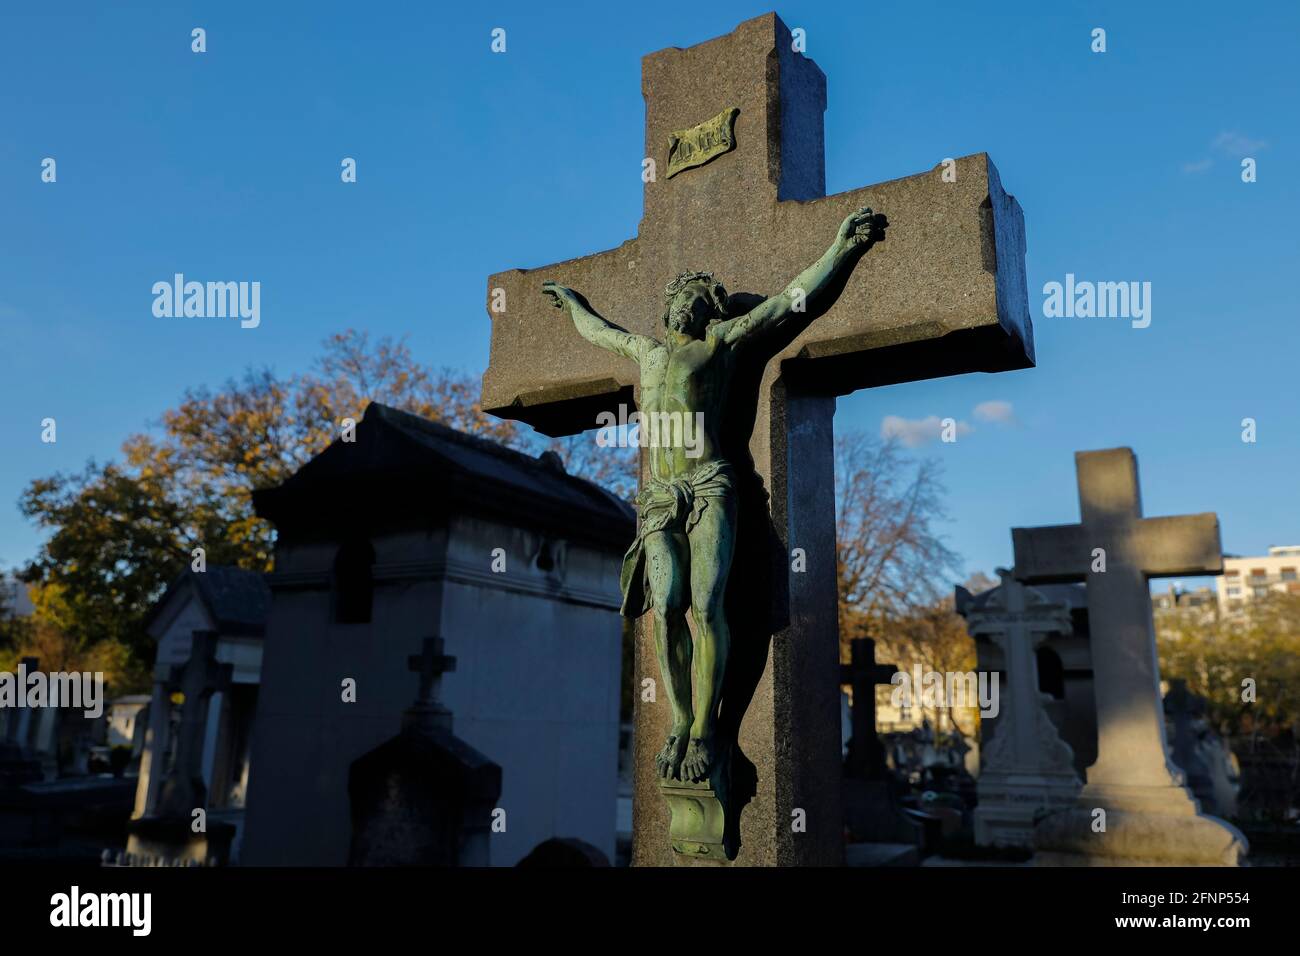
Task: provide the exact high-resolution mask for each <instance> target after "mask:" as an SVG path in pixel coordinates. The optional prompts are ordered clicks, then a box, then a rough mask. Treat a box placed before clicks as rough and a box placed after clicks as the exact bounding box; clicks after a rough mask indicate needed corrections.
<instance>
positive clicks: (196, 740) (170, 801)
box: [157, 631, 233, 817]
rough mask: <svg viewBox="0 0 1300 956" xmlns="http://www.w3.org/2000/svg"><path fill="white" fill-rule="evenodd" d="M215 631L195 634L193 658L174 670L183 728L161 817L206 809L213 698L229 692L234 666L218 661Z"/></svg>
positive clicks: (160, 807)
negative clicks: (205, 772) (207, 737)
mask: <svg viewBox="0 0 1300 956" xmlns="http://www.w3.org/2000/svg"><path fill="white" fill-rule="evenodd" d="M218 639H219V635H218V634H217V632H216V631H195V632H194V635H193V638H192V641H193V643H192V644H191V649H190V659H189V660H188V661H186V662H185V663H184V664H182V665H178V666H176V667H173V668H172V676H171V682H170V684H169V686H168V690H170V691H172V692H175V691H180V693H181V694H182V695H183V697H184V701H183V702H182V704H181V720H180V726H179V727H178V728H177V730H176V756H175V759H174V761H173V763H172V770H171V773H170V774H169V775H168V777H167V780H166V781H165V782H164V783H163V786H162V793H161V795H160V797H159V801H158V813H157V815H158V816H177V817H188V816H190V814H192V813H193V812H194V811H195V810H196V809H199V808H206V807H207V800H208V791H207V786H206V785H205V784H204V782H203V738H204V732H205V731H206V729H207V723H208V704H209V702H210V701H211V699H212V695H213V694H216V693H225V692H226V691H227V690H229V689H230V683H231V676H232V671H233V666H232V665H231V664H221V663H218V662H217V643H218Z"/></svg>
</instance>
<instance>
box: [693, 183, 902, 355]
mask: <svg viewBox="0 0 1300 956" xmlns="http://www.w3.org/2000/svg"><path fill="white" fill-rule="evenodd" d="M887 225H889V223H888V220H886V219H885V217H884V216H878V215H876V214H875V213H874V212H872V211H871V209H870V207H867V206H864V207H862V208H861V209H859V210H857V211H856V212H853V213H850V214H849V215H848V216H847V217H846V218H845V220H844V221H843V222H842V223H840V228H839V231H838V232H837V233H836V234H835V241H834V242H832V243H831V246H830V248H829V249H827V250H826V251H825V252H824V253H822V255H821V258H819V259H818V260H817V261H816V262H814V263H813V264H812V265H810V266H809V267H808V268H807V269H804V270H803V272H801V273H799V274H798V275H797V276H795V277H794V279H792V280H791V281H790V284H789V285H787V286H786V287H785V288H784V289H783V290H781V292H780V293H778V294H777V295H774V296H772V297H771V298H768V299H764V300H763V301H762V302H760V303H759V304H758V305H757V306H755V307H754V308H753V309H751V310H750V311H749V313H747V314H746V315H742V316H740V317H739V318H737V319H732V320H730V321H729V322H722V323H720V324H718V325H717V326H714V328H713V329H711V330H710V332H711V333H712V334H714V335H720V336H721V337H722V338H723V340H724V341H726V342H728V343H731V344H735V343H738V342H741V341H743V340H745V339H748V338H751V337H756V336H759V335H762V334H763V333H765V332H768V331H771V330H774V329H777V328H780V327H781V326H782V325H783V324H784V323H785V322H786V320H787V319H789V318H790V317H791V316H792V315H799V316H800V320H801V321H808V322H810V321H812V320H813V319H815V318H817V316H819V315H821V314H822V313H824V312H825V311H826V310H827V309H829V308H830V307H831V305H833V304H834V302H835V300H836V299H837V298H839V294H840V292H841V291H843V288H844V283H845V282H846V281H847V280H848V277H849V275H850V273H852V271H853V267H854V266H855V265H856V264H857V262H858V259H860V258H861V257H862V254H863V253H865V252H866V251H867V250H868V249H870V248H871V247H872V246H873V245H875V244H876V243H877V242H879V241H880V240H881V239H883V238H884V237H885V227H886V226H887Z"/></svg>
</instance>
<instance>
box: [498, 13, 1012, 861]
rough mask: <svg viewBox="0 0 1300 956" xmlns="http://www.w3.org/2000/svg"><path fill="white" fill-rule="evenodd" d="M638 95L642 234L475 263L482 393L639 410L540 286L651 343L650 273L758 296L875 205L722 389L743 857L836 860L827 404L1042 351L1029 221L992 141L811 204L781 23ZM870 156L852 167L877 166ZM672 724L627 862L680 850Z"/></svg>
mask: <svg viewBox="0 0 1300 956" xmlns="http://www.w3.org/2000/svg"><path fill="white" fill-rule="evenodd" d="M642 92H643V94H644V96H645V105H646V152H645V155H646V156H649V157H652V158H653V159H654V160H655V162H656V164H657V168H658V177H657V181H654V182H649V183H647V184H646V186H645V211H644V216H643V218H642V220H641V223H640V227H639V229H638V233H637V237H636V238H634V239H630V240H628V241H627V242H625V243H624V244H623V245H621V246H619V247H618V248H617V249H613V250H610V251H607V252H602V253H598V254H596V255H592V256H586V257H584V258H581V259H573V260H569V261H567V262H561V263H557V264H554V265H550V266H546V267H544V268H542V269H534V270H520V269H514V270H509V271H505V272H500V273H497V274H496V275H493V276H491V277H490V278H489V280H488V283H487V307H488V314H489V316H490V317H491V320H492V346H491V366H490V368H489V369H488V371H487V373H486V374H485V375H484V378H483V397H482V404H483V407H484V408H485V409H487V410H488V411H490V412H493V413H494V414H497V415H500V416H502V417H506V418H512V419H518V420H521V421H527V422H530V423H532V424H534V425H536V426H537V427H538V428H540V429H541V430H542V431H544V432H547V433H549V434H572V433H574V432H577V431H581V430H584V429H591V428H594V427H596V415H597V413H598V412H601V411H616V410H617V407H618V405H619V404H620V403H626V404H627V405H628V406H629V407H634V402H635V397H636V386H637V369H636V366H635V365H634V364H633V363H632V362H630V361H627V360H624V359H622V358H619V357H617V356H615V355H613V354H610V353H607V352H604V351H601V350H599V349H597V348H595V347H594V346H591V345H588V344H587V343H586V342H584V341H583V340H582V339H581V338H580V337H579V335H578V333H577V331H576V330H574V328H573V327H572V325H571V324H570V323H568V322H567V320H566V319H565V318H564V316H563V314H562V313H560V312H557V311H556V310H555V309H553V308H552V307H551V306H550V304H549V303H548V301H547V300H546V297H544V296H543V295H542V293H541V284H542V282H543V281H544V280H546V279H553V280H555V281H556V282H559V283H561V284H563V285H566V286H570V287H572V288H574V289H577V290H579V291H580V292H582V293H583V294H584V295H585V296H586V297H587V298H588V299H589V301H590V302H591V304H592V306H593V307H594V308H595V309H596V310H597V311H599V312H600V313H601V314H602V315H603V316H605V317H606V318H607V319H609V320H610V321H611V322H615V323H617V324H619V325H621V326H623V327H624V328H627V329H629V330H632V331H636V332H641V333H645V334H650V335H655V336H656V337H658V336H660V335H661V334H662V330H663V327H662V325H661V320H660V316H661V310H662V294H663V288H664V285H665V283H666V282H667V281H668V280H669V279H671V278H672V277H673V276H674V275H676V274H677V273H679V272H682V271H687V270H696V269H705V270H710V271H713V272H714V273H715V274H716V275H717V277H718V278H719V279H720V280H721V281H723V282H724V283H725V284H726V286H727V289H728V291H729V292H730V293H731V294H732V296H733V298H734V299H735V300H736V301H737V302H742V303H743V302H746V300H748V301H749V302H757V301H759V299H761V298H762V297H764V296H767V295H771V294H773V293H776V292H778V291H780V290H781V289H782V288H783V287H784V286H785V285H786V283H787V282H789V281H790V279H791V278H793V277H794V276H795V275H796V274H797V273H798V272H799V271H800V270H801V269H803V268H804V267H805V266H807V265H808V264H809V263H811V262H812V261H813V260H815V259H816V258H817V257H818V255H820V253H821V252H822V251H823V249H824V248H825V245H826V242H827V241H828V239H829V238H830V237H831V236H833V235H834V234H835V230H836V228H837V226H838V225H839V223H840V221H841V220H842V219H843V218H844V216H845V215H847V214H848V213H849V212H851V211H853V210H854V209H856V208H858V207H860V206H863V205H869V206H871V207H872V208H874V209H875V210H876V212H878V213H883V214H885V215H887V216H888V217H889V222H890V226H889V230H888V235H887V238H886V239H885V241H883V242H881V243H879V244H877V245H876V246H875V248H873V249H872V250H871V251H870V253H869V254H868V255H867V256H866V257H865V258H864V259H863V260H862V261H861V262H860V263H859V264H858V266H857V268H856V270H855V272H854V274H853V275H852V276H851V277H850V278H849V280H848V283H847V285H846V287H845V288H844V291H843V293H842V294H841V296H840V298H839V300H838V302H837V304H836V305H835V306H834V307H833V308H831V309H830V311H829V312H828V313H827V314H826V315H824V316H822V317H821V318H819V319H818V320H817V321H816V322H815V323H814V324H813V325H812V326H811V327H810V328H809V329H808V330H807V331H805V332H803V333H802V334H800V335H799V336H798V337H797V338H795V339H794V340H793V341H791V342H787V343H785V346H784V348H783V349H782V351H781V352H780V354H779V355H778V357H777V359H776V360H775V361H771V362H769V363H767V365H766V367H762V368H751V369H747V370H741V371H738V373H737V380H736V383H735V384H733V390H734V391H735V392H736V393H737V394H738V395H739V396H740V397H739V398H738V399H737V401H738V402H744V401H746V400H748V401H749V402H750V403H756V405H757V411H756V412H754V411H753V409H752V408H751V409H750V410H749V413H748V417H747V418H746V416H745V415H740V416H739V417H740V418H741V419H742V420H743V421H742V424H743V426H744V427H742V429H741V431H742V432H743V434H742V435H740V436H739V438H738V439H737V440H736V441H735V442H734V444H733V447H732V448H731V449H729V451H728V454H729V457H730V458H731V460H732V461H733V463H735V464H737V466H738V467H739V468H740V470H741V471H743V472H747V474H746V475H744V476H742V478H741V480H740V482H739V485H740V499H741V509H740V527H739V530H738V535H737V554H736V558H735V563H734V565H733V568H732V572H731V582H732V585H731V587H730V588H729V591H728V598H727V606H728V620H729V622H730V624H731V631H732V641H733V644H732V652H731V655H730V657H729V659H728V678H727V683H728V687H726V688H724V692H723V698H724V700H723V712H722V715H721V716H720V721H721V722H722V723H724V724H725V723H726V722H727V721H734V722H738V723H739V724H740V731H739V739H740V746H741V749H742V751H743V753H744V755H745V757H747V758H748V761H752V763H753V765H754V769H755V778H756V779H755V793H754V797H753V800H752V802H750V803H749V804H748V806H747V807H746V808H745V809H744V812H743V814H742V816H741V822H740V831H741V839H742V845H741V848H740V852H739V855H738V857H737V858H736V860H735V862H736V863H737V864H741V865H794V864H806V865H818V864H821V865H833V864H839V863H842V862H843V860H844V849H843V832H842V821H843V817H842V812H841V807H840V787H839V782H840V772H841V768H840V762H841V761H840V733H839V720H840V702H839V696H840V695H839V687H838V678H839V673H838V667H839V659H838V639H837V621H836V613H837V610H836V586H835V549H834V530H835V529H834V518H835V516H834V471H833V461H832V417H833V414H834V408H835V396H836V395H840V394H847V393H848V392H851V391H853V390H855V389H858V388H866V387H871V386H875V385H884V384H892V383H896V382H905V381H913V380H918V379H926V378H935V377H939V376H943V375H951V374H957V373H961V372H968V371H989V372H996V371H1003V370H1007V369H1015V368H1026V367H1030V366H1032V365H1033V339H1032V330H1031V327H1030V321H1029V313H1028V299H1027V294H1026V287H1025V274H1024V249H1025V246H1024V221H1023V217H1022V215H1021V211H1020V207H1019V205H1018V204H1017V203H1016V201H1015V199H1014V198H1013V197H1011V196H1008V195H1007V194H1006V193H1004V192H1003V190H1002V187H1001V184H1000V182H999V180H998V175H997V171H996V170H995V169H994V167H993V165H992V163H991V162H990V161H989V159H988V157H987V156H985V155H984V154H977V155H974V156H968V157H965V158H962V159H959V160H958V161H957V180H956V182H944V181H943V180H942V177H941V171H942V168H941V167H936V168H935V169H933V170H932V171H929V172H925V173H922V174H919V175H916V176H910V177H907V178H904V179H897V180H893V181H890V182H886V183H881V184H879V185H876V186H870V187H867V188H863V189H856V190H851V191H848V192H844V193H839V194H837V195H834V196H828V197H824V196H823V194H824V192H825V174H824V163H823V160H824V152H823V122H822V120H823V113H824V111H825V105H826V78H825V76H824V75H823V74H822V72H821V70H820V69H819V68H818V67H817V65H816V64H815V63H814V62H813V61H812V60H810V59H808V58H806V57H804V56H802V55H801V54H797V53H794V52H792V51H791V37H790V33H789V31H788V29H787V28H786V27H785V25H784V24H783V23H782V22H781V21H780V19H778V18H777V17H776V16H775V14H766V15H764V16H761V17H757V18H755V19H753V20H749V21H746V22H745V23H742V24H741V25H740V26H739V27H737V28H736V30H735V31H733V32H732V33H730V34H728V35H726V36H723V37H719V38H717V39H714V40H710V41H708V42H706V43H701V44H699V45H697V46H694V47H691V48H689V49H685V50H682V49H675V48H674V49H667V50H661V51H659V52H657V53H654V54H651V55H649V56H647V57H645V58H644V59H643V61H642ZM731 107H737V108H738V109H739V110H740V113H739V116H738V117H737V119H736V124H735V135H736V148H735V149H734V150H732V151H730V152H728V153H726V154H725V155H721V156H718V157H717V158H716V159H713V160H712V161H711V162H709V163H708V164H707V165H704V166H700V167H697V168H694V169H688V170H685V171H683V172H681V173H679V174H678V175H676V176H674V177H673V178H672V179H668V178H667V156H668V145H669V139H668V137H669V134H670V133H671V132H672V131H674V130H682V129H687V128H689V127H692V126H694V125H696V124H698V123H701V122H703V121H705V120H707V119H709V118H710V117H713V116H715V115H717V114H718V113H719V112H720V111H722V110H725V109H728V108H731ZM616 159H617V157H611V160H616ZM862 167H863V169H864V178H865V176H866V175H867V174H868V171H869V169H870V157H863V162H862ZM593 201H599V197H593ZM495 290H501V291H502V292H504V296H505V310H504V311H502V312H497V313H494V312H492V304H493V301H494V298H496V296H495ZM746 397H747V398H746ZM750 421H752V426H751V425H750V424H749V422H750ZM751 459H752V464H753V469H752V471H750V469H749V468H748V466H749V464H750V460H751ZM795 462H797V463H798V464H797V466H796V465H794V463H795ZM796 547H798V548H803V549H804V551H805V552H806V554H807V559H808V570H807V573H792V572H791V571H790V561H789V557H788V555H789V553H790V550H791V549H792V548H796ZM644 677H651V678H654V679H656V680H657V679H658V671H657V667H656V664H655V660H654V651H653V647H652V640H651V636H650V634H649V628H648V626H646V627H639V628H638V636H637V659H636V681H637V685H636V686H638V687H639V686H641V685H640V682H641V680H642V679H643V678H644ZM667 717H668V706H667V702H666V700H664V699H663V695H662V694H661V695H660V699H659V701H658V702H657V703H654V704H638V710H637V714H636V722H637V727H636V736H635V745H634V761H635V785H636V799H635V810H634V820H633V830H634V847H633V862H634V863H635V864H637V865H666V866H671V865H674V864H675V863H677V862H678V861H677V860H675V859H674V853H673V852H672V849H671V847H670V846H669V842H668V809H667V806H666V805H665V802H664V800H663V798H662V797H661V795H660V794H659V792H658V789H659V782H658V779H657V778H656V776H655V773H654V759H653V758H654V754H655V752H656V751H657V750H658V748H659V747H660V746H661V745H662V742H663V736H664V734H665V732H666V724H667ZM742 718H743V720H742ZM741 763H742V765H743V764H744V763H745V761H743V760H742V761H741ZM743 770H744V767H743V766H742V767H741V771H740V772H741V773H742V774H743ZM796 809H799V810H803V811H804V813H805V814H806V825H807V830H806V832H802V833H794V832H792V826H791V821H792V812H793V811H794V810H796Z"/></svg>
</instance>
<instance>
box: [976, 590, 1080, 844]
mask: <svg viewBox="0 0 1300 956" xmlns="http://www.w3.org/2000/svg"><path fill="white" fill-rule="evenodd" d="M998 576H999V577H1000V578H1001V579H1002V585H1001V586H1000V587H997V588H994V589H992V590H990V591H986V592H984V593H983V594H981V595H979V597H978V598H973V597H972V596H971V594H970V592H968V591H967V590H966V589H965V588H962V587H959V588H957V613H959V614H961V615H962V616H963V617H965V618H966V629H967V631H968V632H969V633H970V635H971V637H979V636H984V637H987V638H989V639H990V640H992V641H994V642H995V643H996V644H998V645H999V646H1000V648H1001V650H1002V654H1003V660H1004V661H1005V662H1006V675H1005V680H1006V687H1005V688H1004V689H1003V691H1002V693H1001V695H1000V707H1001V711H1002V713H1001V720H999V722H998V729H997V733H996V734H994V736H993V739H992V740H990V741H987V742H986V743H985V744H984V745H983V747H982V748H981V750H980V763H981V767H980V776H979V782H978V784H977V786H976V793H977V794H978V795H979V806H977V807H976V808H975V842H976V843H980V844H983V845H986V846H989V845H991V846H1026V847H1028V846H1032V845H1033V836H1034V825H1035V824H1036V823H1037V822H1038V821H1039V820H1040V819H1041V818H1042V817H1044V816H1046V815H1047V814H1048V813H1050V812H1053V811H1056V810H1063V809H1066V808H1068V807H1071V806H1073V805H1074V801H1075V799H1076V798H1077V797H1078V795H1079V787H1080V786H1081V782H1080V780H1079V777H1078V775H1077V774H1075V772H1074V765H1073V763H1074V754H1073V752H1072V751H1071V750H1070V747H1069V745H1068V744H1066V743H1065V742H1064V741H1063V740H1061V738H1060V735H1059V734H1058V733H1057V732H1056V726H1055V725H1054V724H1053V723H1052V719H1051V717H1049V716H1048V713H1047V710H1046V708H1044V706H1043V702H1044V695H1043V694H1041V693H1040V692H1039V690H1038V662H1037V659H1036V654H1035V651H1036V650H1037V648H1038V645H1039V644H1041V643H1042V642H1043V641H1044V640H1045V639H1046V638H1047V636H1048V635H1049V634H1061V633H1068V632H1069V630H1070V610H1069V608H1068V607H1066V606H1064V605H1062V604H1054V603H1052V602H1051V601H1049V600H1048V599H1047V598H1046V597H1044V596H1043V595H1042V594H1041V593H1039V592H1038V591H1035V590H1033V589H1032V588H1027V587H1025V586H1024V585H1022V584H1020V583H1019V582H1018V581H1016V580H1015V578H1014V577H1013V576H1012V572H1010V571H1007V570H1006V569H1005V568H999V569H998Z"/></svg>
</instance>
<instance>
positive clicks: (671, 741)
mask: <svg viewBox="0 0 1300 956" xmlns="http://www.w3.org/2000/svg"><path fill="white" fill-rule="evenodd" d="M685 753H686V735H685V734H669V735H668V740H667V741H666V742H665V743H664V749H663V750H661V751H659V753H658V754H656V755H655V766H657V767H658V768H659V776H661V777H663V778H664V779H665V780H671V779H672V778H673V777H675V776H677V768H678V767H680V766H681V765H682V756H683V755H684V754H685Z"/></svg>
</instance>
